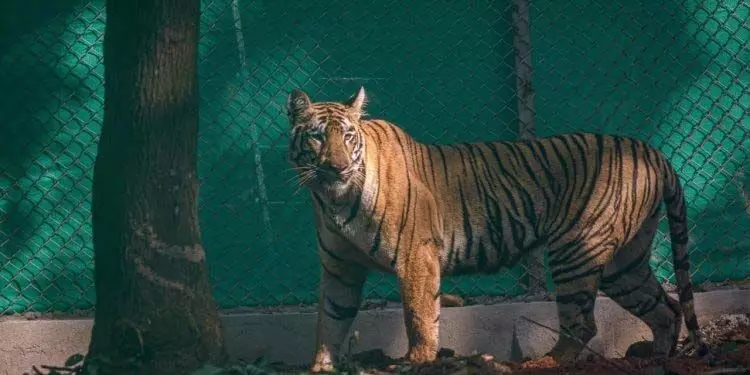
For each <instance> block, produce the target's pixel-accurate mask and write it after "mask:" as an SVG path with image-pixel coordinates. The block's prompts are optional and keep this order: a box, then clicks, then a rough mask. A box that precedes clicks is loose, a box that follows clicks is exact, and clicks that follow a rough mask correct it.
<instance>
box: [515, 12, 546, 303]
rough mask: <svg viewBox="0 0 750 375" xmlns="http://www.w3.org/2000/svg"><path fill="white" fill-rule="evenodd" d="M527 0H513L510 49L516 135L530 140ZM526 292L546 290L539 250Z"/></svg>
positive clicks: (529, 262)
mask: <svg viewBox="0 0 750 375" xmlns="http://www.w3.org/2000/svg"><path fill="white" fill-rule="evenodd" d="M529 20H530V19H529V2H528V0H513V49H514V52H515V57H516V95H517V96H518V137H519V138H520V139H523V140H526V139H533V138H534V136H535V129H534V89H533V87H532V85H531V72H532V70H531V36H530V27H529ZM525 262H526V270H527V272H528V279H527V280H526V282H527V284H526V287H527V293H529V294H538V293H540V292H543V291H544V290H545V280H546V278H545V274H544V253H543V252H542V251H540V250H538V251H535V252H533V253H531V254H529V255H528V256H527V257H526V259H525Z"/></svg>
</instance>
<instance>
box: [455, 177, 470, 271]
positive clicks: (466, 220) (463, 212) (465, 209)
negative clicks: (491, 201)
mask: <svg viewBox="0 0 750 375" xmlns="http://www.w3.org/2000/svg"><path fill="white" fill-rule="evenodd" d="M458 197H459V199H460V201H461V216H462V217H463V226H464V238H465V239H466V255H465V256H464V259H469V258H470V257H471V247H472V245H474V234H473V232H472V230H471V220H470V218H469V215H470V214H471V213H470V212H469V208H468V207H467V206H466V197H464V189H463V188H462V187H461V184H459V185H458Z"/></svg>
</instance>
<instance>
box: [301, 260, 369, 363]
mask: <svg viewBox="0 0 750 375" xmlns="http://www.w3.org/2000/svg"><path fill="white" fill-rule="evenodd" d="M320 260H321V272H322V273H321V278H320V289H319V300H318V324H317V330H316V343H315V358H314V360H313V363H312V366H311V371H312V372H322V371H325V372H331V371H333V370H334V364H335V362H336V359H337V357H338V355H339V350H340V348H341V344H342V342H343V341H344V338H346V335H347V333H348V332H349V329H350V328H351V325H352V323H353V322H354V318H355V317H356V316H357V312H358V311H359V304H360V301H361V295H362V286H363V285H364V283H365V279H366V278H367V270H366V269H365V268H364V267H362V266H361V265H359V264H356V263H353V262H347V261H344V260H342V259H336V258H334V257H332V256H331V255H330V253H326V252H324V251H321V259H320Z"/></svg>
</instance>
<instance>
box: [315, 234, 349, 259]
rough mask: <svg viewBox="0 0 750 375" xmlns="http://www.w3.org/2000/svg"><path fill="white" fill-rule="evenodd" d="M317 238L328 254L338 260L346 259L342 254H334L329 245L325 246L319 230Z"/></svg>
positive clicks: (321, 247)
mask: <svg viewBox="0 0 750 375" xmlns="http://www.w3.org/2000/svg"><path fill="white" fill-rule="evenodd" d="M317 238H318V246H319V247H320V249H321V250H323V251H324V252H325V253H326V254H328V256H330V257H331V258H333V259H335V260H338V261H343V260H344V259H342V258H341V257H340V256H338V255H336V254H334V253H333V252H332V251H331V250H329V249H328V248H327V247H325V245H323V239H322V238H321V237H320V231H318V233H317Z"/></svg>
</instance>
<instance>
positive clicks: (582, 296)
mask: <svg viewBox="0 0 750 375" xmlns="http://www.w3.org/2000/svg"><path fill="white" fill-rule="evenodd" d="M595 297H596V296H595V295H594V293H592V292H589V291H587V290H582V291H578V292H573V293H570V294H558V295H557V297H556V298H555V301H556V302H557V303H559V304H561V305H569V304H571V303H572V304H574V305H576V306H582V305H587V304H589V303H591V300H593V299H595Z"/></svg>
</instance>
